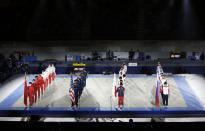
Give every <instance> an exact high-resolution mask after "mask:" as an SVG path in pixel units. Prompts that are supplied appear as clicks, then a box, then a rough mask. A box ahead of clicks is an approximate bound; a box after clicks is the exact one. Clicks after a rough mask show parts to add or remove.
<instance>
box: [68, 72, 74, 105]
mask: <svg viewBox="0 0 205 131" xmlns="http://www.w3.org/2000/svg"><path fill="white" fill-rule="evenodd" d="M69 92H70V100H71V102H72V103H73V104H74V103H75V90H74V85H73V76H72V74H71V78H70V89H69Z"/></svg>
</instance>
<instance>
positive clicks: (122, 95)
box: [116, 86, 125, 97]
mask: <svg viewBox="0 0 205 131" xmlns="http://www.w3.org/2000/svg"><path fill="white" fill-rule="evenodd" d="M116 92H117V93H118V97H124V92H125V88H124V87H123V86H119V87H118V88H117V91H116Z"/></svg>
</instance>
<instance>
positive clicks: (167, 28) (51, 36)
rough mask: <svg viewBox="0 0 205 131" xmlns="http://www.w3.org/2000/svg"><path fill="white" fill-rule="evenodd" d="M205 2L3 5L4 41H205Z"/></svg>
mask: <svg viewBox="0 0 205 131" xmlns="http://www.w3.org/2000/svg"><path fill="white" fill-rule="evenodd" d="M202 12H204V8H203V4H202V0H197V1H191V0H167V1H164V0H137V1H132V0H129V1H123V2H121V1H117V0H116V1H114V0H112V1H111V0H98V1H96V0H87V1H85V0H78V1H76V0H18V1H16V0H1V1H0V15H1V21H0V28H1V30H0V33H1V35H0V40H1V41H33V40H34V41H39V40H45V41H49V40H51V41H53V40H170V39H171V40H199V39H200V40H202V39H204V37H205V24H204V23H205V20H204V19H203V17H204V15H203V13H202Z"/></svg>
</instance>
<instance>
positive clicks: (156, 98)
mask: <svg viewBox="0 0 205 131" xmlns="http://www.w3.org/2000/svg"><path fill="white" fill-rule="evenodd" d="M158 90H159V84H158V80H157V87H156V93H155V105H156V106H159V93H158V92H159V91H158Z"/></svg>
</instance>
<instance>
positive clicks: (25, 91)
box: [24, 73, 28, 106]
mask: <svg viewBox="0 0 205 131" xmlns="http://www.w3.org/2000/svg"><path fill="white" fill-rule="evenodd" d="M27 97H28V91H27V82H26V73H25V84H24V104H25V106H27Z"/></svg>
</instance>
